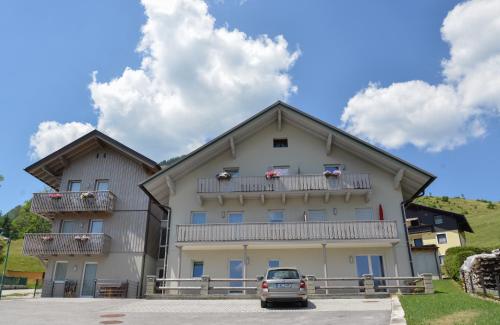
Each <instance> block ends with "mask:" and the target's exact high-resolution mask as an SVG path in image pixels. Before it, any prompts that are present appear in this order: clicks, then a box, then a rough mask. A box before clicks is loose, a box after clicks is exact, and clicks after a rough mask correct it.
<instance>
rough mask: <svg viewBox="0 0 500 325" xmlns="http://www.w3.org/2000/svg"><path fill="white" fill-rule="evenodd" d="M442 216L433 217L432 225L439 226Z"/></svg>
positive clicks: (441, 222)
mask: <svg viewBox="0 0 500 325" xmlns="http://www.w3.org/2000/svg"><path fill="white" fill-rule="evenodd" d="M443 222H444V221H443V216H434V224H435V225H441V224H443Z"/></svg>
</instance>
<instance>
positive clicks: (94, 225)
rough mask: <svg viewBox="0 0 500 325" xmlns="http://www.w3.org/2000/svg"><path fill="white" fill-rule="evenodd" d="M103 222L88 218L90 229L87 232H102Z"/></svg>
mask: <svg viewBox="0 0 500 325" xmlns="http://www.w3.org/2000/svg"><path fill="white" fill-rule="evenodd" d="M103 225H104V222H103V221H102V220H90V227H89V228H90V229H89V232H90V233H91V234H102V233H104V229H103V228H104V227H103Z"/></svg>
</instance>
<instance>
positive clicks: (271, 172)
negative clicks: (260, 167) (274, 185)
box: [265, 170, 280, 180]
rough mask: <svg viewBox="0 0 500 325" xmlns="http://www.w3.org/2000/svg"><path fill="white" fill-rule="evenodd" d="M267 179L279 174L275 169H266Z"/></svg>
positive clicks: (276, 176)
mask: <svg viewBox="0 0 500 325" xmlns="http://www.w3.org/2000/svg"><path fill="white" fill-rule="evenodd" d="M265 176H266V179H267V180H271V179H274V178H279V177H280V174H279V173H278V171H276V170H268V171H267V172H266V174H265Z"/></svg>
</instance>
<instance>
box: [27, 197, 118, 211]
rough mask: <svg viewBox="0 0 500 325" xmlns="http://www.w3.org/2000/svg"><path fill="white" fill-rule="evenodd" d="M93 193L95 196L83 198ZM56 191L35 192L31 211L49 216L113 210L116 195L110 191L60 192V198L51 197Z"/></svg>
mask: <svg viewBox="0 0 500 325" xmlns="http://www.w3.org/2000/svg"><path fill="white" fill-rule="evenodd" d="M83 193H91V194H92V195H93V196H94V197H93V198H82V194H83ZM53 194H54V193H34V194H33V200H32V202H31V212H33V213H36V214H40V215H44V216H49V215H54V214H57V213H65V212H108V213H110V212H112V211H113V208H114V202H115V195H114V194H113V193H112V192H110V191H89V192H60V193H59V194H61V197H60V198H51V195H53Z"/></svg>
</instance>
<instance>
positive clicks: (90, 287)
mask: <svg viewBox="0 0 500 325" xmlns="http://www.w3.org/2000/svg"><path fill="white" fill-rule="evenodd" d="M96 275H97V263H85V266H84V268H83V279H82V292H81V293H80V296H82V297H93V296H94V284H95V279H96Z"/></svg>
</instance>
